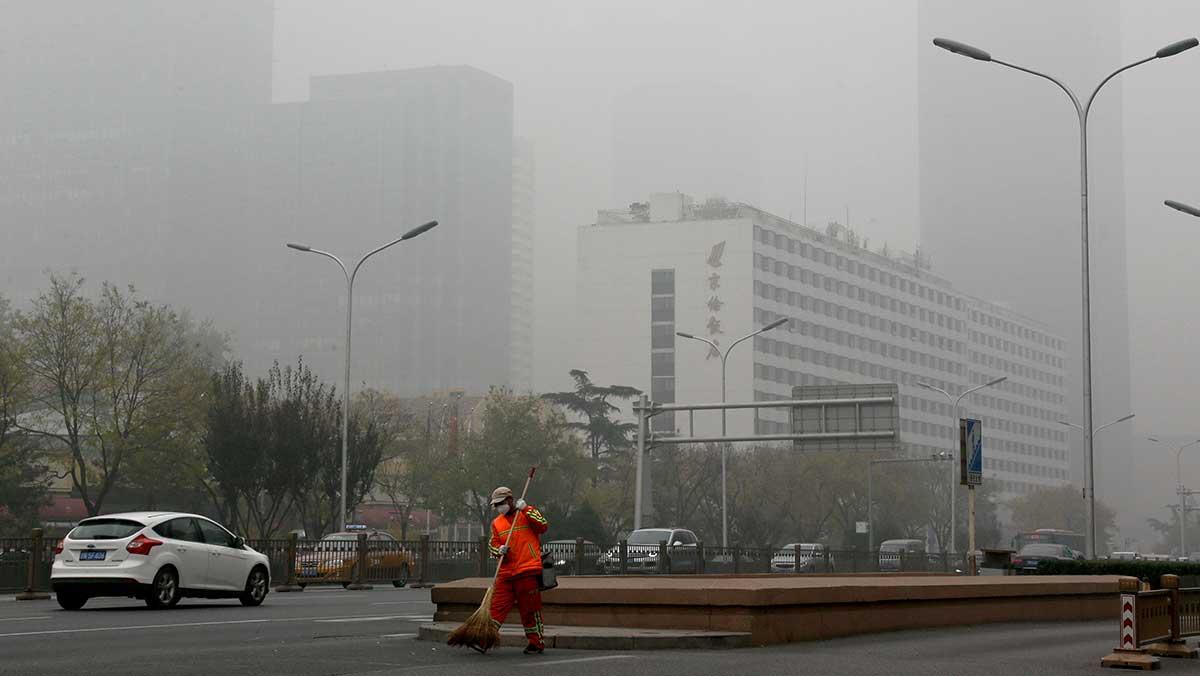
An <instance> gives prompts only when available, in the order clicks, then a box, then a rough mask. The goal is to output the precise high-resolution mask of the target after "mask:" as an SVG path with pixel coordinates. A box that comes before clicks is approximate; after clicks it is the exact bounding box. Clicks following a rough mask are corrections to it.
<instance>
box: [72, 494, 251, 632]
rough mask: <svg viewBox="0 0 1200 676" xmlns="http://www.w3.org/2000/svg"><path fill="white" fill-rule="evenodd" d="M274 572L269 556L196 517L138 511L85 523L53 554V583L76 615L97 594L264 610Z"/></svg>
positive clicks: (155, 603) (166, 604)
mask: <svg viewBox="0 0 1200 676" xmlns="http://www.w3.org/2000/svg"><path fill="white" fill-rule="evenodd" d="M270 570H271V567H270V564H269V563H268V561H267V557H266V555H264V554H260V553H259V552H256V551H254V550H253V549H251V548H250V547H248V546H247V545H246V542H245V540H244V539H242V538H241V537H239V536H237V535H234V534H233V533H230V532H229V531H228V530H226V529H225V528H222V527H221V526H219V525H217V524H216V523H215V522H214V521H211V520H210V519H207V518H205V517H203V516H197V515H195V514H180V513H177V512H136V513H128V514H110V515H108V516H97V517H92V518H90V519H84V520H83V521H80V522H79V524H78V525H76V526H75V528H74V529H72V530H71V532H70V533H67V536H66V537H65V538H63V539H62V540H61V541H60V542H59V543H58V546H57V547H55V549H54V566H53V567H52V568H51V571H50V585H51V587H53V588H54V593H55V596H57V598H58V605H60V606H62V607H63V608H64V609H66V610H78V609H80V608H82V607H83V605H84V604H85V603H87V601H88V599H90V598H95V597H97V596H129V597H133V598H140V599H143V600H145V602H146V605H148V606H150V607H151V608H170V607H171V606H174V605H175V604H176V603H178V602H179V599H180V598H182V597H184V596H189V597H199V598H236V599H240V600H241V602H242V604H243V605H247V606H257V605H260V604H261V603H262V602H263V600H264V599H266V597H267V591H268V590H269V589H270V583H271V573H270Z"/></svg>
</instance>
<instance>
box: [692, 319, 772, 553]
mask: <svg viewBox="0 0 1200 676" xmlns="http://www.w3.org/2000/svg"><path fill="white" fill-rule="evenodd" d="M786 323H788V318H787V317H783V318H781V319H776V320H775V321H773V322H771V323H770V324H767V325H766V326H764V327H762V328H761V329H759V330H757V331H755V332H753V333H747V334H746V335H744V336H742V337H741V338H738V339H737V340H735V341H733V342H732V343H730V344H729V347H727V348H725V352H724V353H722V352H721V348H720V347H718V346H717V344H716V343H714V342H713V341H711V340H709V339H707V338H702V337H700V336H694V335H692V334H690V333H684V332H683V331H676V332H675V335H677V336H679V337H680V338H688V339H690V340H698V341H700V342H702V343H707V344H708V346H709V347H711V348H712V349H713V350H715V351H716V353H717V354H719V355H721V403H722V404H724V403H725V365H726V363H727V362H728V361H729V353H730V352H733V348H735V347H737V346H738V343H741V342H743V341H745V340H749V339H750V338H753V337H754V336H757V335H758V334H760V333H766V332H767V331H770V330H771V329H776V328H779V327H780V326H783V325H784V324H786ZM757 433H758V431H757V430H755V434H757ZM721 436H726V434H725V409H721ZM726 451H727V445H726V444H724V443H722V444H721V547H722V548H724V547H728V546H729V511H728V510H727V508H726V506H727V504H728V503H727V502H726V497H727V492H726V490H725V457H726V455H727V452H726Z"/></svg>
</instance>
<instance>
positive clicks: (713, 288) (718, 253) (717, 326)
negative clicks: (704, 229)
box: [705, 242, 725, 360]
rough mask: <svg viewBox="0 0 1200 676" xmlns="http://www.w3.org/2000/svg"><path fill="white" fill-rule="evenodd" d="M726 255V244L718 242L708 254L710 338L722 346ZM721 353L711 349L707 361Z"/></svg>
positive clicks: (707, 304)
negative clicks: (722, 281)
mask: <svg viewBox="0 0 1200 676" xmlns="http://www.w3.org/2000/svg"><path fill="white" fill-rule="evenodd" d="M724 255H725V242H718V243H717V244H714V245H713V248H712V250H711V251H709V252H708V261H707V263H708V269H709V272H708V278H707V280H708V302H707V303H705V305H706V306H707V307H708V338H709V340H711V341H712V342H713V343H714V344H715V345H718V346H719V345H720V344H721V336H722V335H723V334H724V333H725V332H724V331H722V330H721V308H722V307H723V306H724V305H725V303H724V301H722V300H721V296H720V292H721V272H720V268H721V257H722V256H724ZM720 356H721V353H720V351H718V350H717V349H715V348H710V349H709V351H708V356H707V357H705V359H706V360H707V359H712V358H714V357H720Z"/></svg>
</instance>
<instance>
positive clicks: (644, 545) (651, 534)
mask: <svg viewBox="0 0 1200 676" xmlns="http://www.w3.org/2000/svg"><path fill="white" fill-rule="evenodd" d="M663 542H665V543H667V562H666V563H665V564H661V565H662V566H664V567H665V568H666V569H667V570H670V571H671V572H672V573H695V572H697V571H698V570H699V562H698V561H697V544H699V542H700V541H699V540H698V539H697V538H696V534H695V533H693V532H692V531H690V530H687V529H686V528H642V529H640V530H635V531H633V532H632V533H630V534H629V537H628V538H626V545H627V546H626V552H625V556H626V561H625V570H626V572H628V573H656V572H658V571H659V569H660V564H659V561H658V553H659V544H660V543H663ZM596 567H597V568H598V569H599V570H600V573H601V574H606V573H619V572H620V571H621V547H620V545H618V546H616V547H613V548H612V549H610V550H608V551H607V552H605V553H604V554H601V555H600V558H599V559H598V560H597V561H596Z"/></svg>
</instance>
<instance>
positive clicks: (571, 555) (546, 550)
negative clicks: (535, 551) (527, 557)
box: [542, 540, 596, 570]
mask: <svg viewBox="0 0 1200 676" xmlns="http://www.w3.org/2000/svg"><path fill="white" fill-rule="evenodd" d="M595 548H596V543H594V542H592V541H591V540H584V541H583V552H584V556H587V552H588V551H595ZM542 554H549V555H550V556H551V557H553V559H554V567H555V568H560V569H564V570H565V569H569V568H570V567H572V566H574V565H575V541H574V540H551V541H550V542H543V543H542Z"/></svg>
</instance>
